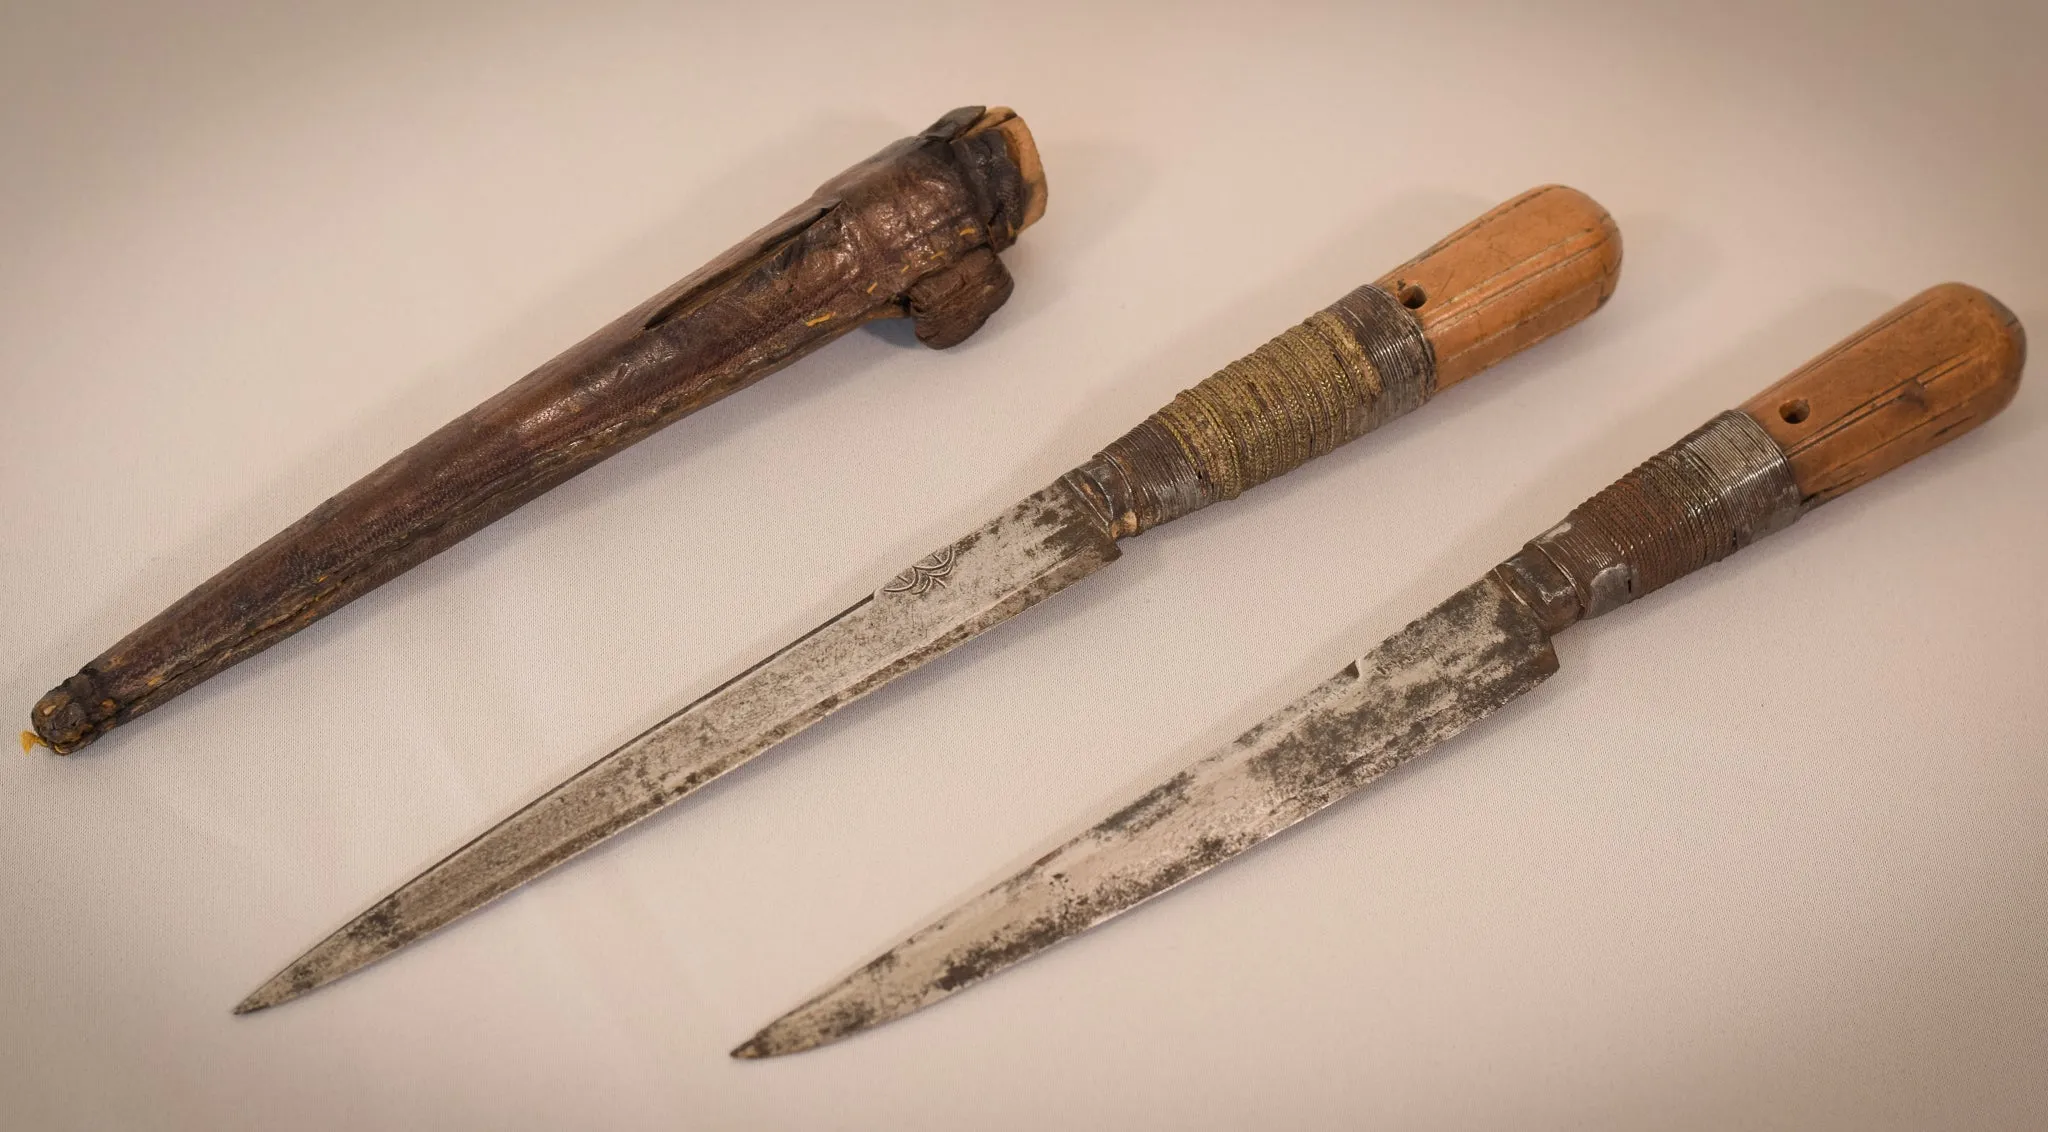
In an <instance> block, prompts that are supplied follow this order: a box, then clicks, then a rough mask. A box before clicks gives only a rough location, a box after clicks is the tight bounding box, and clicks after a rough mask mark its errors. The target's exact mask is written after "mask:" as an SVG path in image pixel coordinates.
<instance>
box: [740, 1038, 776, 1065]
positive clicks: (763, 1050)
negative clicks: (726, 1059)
mask: <svg viewBox="0 0 2048 1132" xmlns="http://www.w3.org/2000/svg"><path fill="white" fill-rule="evenodd" d="M732 1056H733V1057H735V1058H737V1059H739V1060H741V1061H759V1060H761V1059H762V1058H764V1057H770V1056H772V1054H771V1053H770V1052H769V1050H768V1046H767V1044H766V1043H764V1042H762V1041H761V1035H760V1034H755V1035H754V1036H753V1037H751V1038H748V1039H747V1041H746V1044H744V1045H741V1046H739V1047H737V1048H735V1049H734V1050H733V1051H732Z"/></svg>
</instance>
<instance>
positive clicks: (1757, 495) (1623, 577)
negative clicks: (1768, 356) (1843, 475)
mask: <svg viewBox="0 0 2048 1132" xmlns="http://www.w3.org/2000/svg"><path fill="white" fill-rule="evenodd" d="M1804 509H1805V504H1804V502H1803V501H1802V499H1801V498H1800V494H1799V485H1798V483H1797V482H1796V481H1795V480H1794V479H1793V476H1792V467H1791V465H1790V464H1789V463H1787V462H1786V460H1785V453H1784V452H1783V451H1782V450H1781V449H1779V447H1778V444H1777V442H1776V441H1774V440H1772V439H1771V437H1770V435H1769V434H1768V433H1766V432H1765V431H1764V430H1763V428H1762V426H1760V425H1758V424H1757V423H1756V422H1755V421H1754V420H1751V419H1750V417H1749V415H1748V414H1746V413H1742V412H1736V411H1730V412H1726V413H1722V414H1721V415H1719V416H1717V417H1715V418H1714V419H1713V420H1711V421H1708V422H1707V423H1706V424H1705V425H1703V426H1701V427H1700V428H1698V429H1696V430H1694V431H1693V432H1692V433H1691V434H1690V435H1688V436H1686V438H1685V439H1683V440H1681V441H1679V442H1678V443H1676V444H1674V445H1672V446H1671V447H1669V448H1667V449H1665V450H1664V451H1662V452H1659V453H1658V454H1657V455H1655V456H1652V457H1650V459H1648V460H1646V461H1644V462H1643V463H1642V465H1641V466H1639V467H1637V468H1636V469H1635V470H1634V471H1632V472H1630V473H1629V474H1627V475H1625V476H1623V477H1622V478H1621V479H1619V480H1617V481H1616V482H1615V483H1614V484H1613V485H1612V486H1610V487H1608V488H1607V489H1606V490H1604V491H1602V492H1600V493H1599V494H1598V495H1595V496H1594V497H1593V498H1591V499H1588V500H1587V501H1586V502H1584V503H1582V504H1580V505H1579V506H1578V507H1576V508H1574V509H1573V510H1572V513H1571V514H1570V515H1569V516H1567V517H1566V518H1565V520H1564V522H1562V523H1559V524H1558V525H1556V526H1554V527H1552V528H1550V529H1549V530H1547V531H1545V532H1543V533H1542V534H1540V535H1538V536H1536V537H1535V538H1534V539H1532V540H1530V541H1529V543H1528V544H1527V545H1525V546H1524V547H1523V548H1522V549H1521V551H1520V552H1519V553H1517V554H1516V555H1515V556H1514V557H1512V558H1510V559H1508V560H1507V561H1506V562H1503V563H1501V564H1500V565H1499V566H1497V567H1495V568H1494V577H1495V578H1496V579H1498V580H1499V581H1500V582H1501V584H1503V585H1504V586H1506V587H1507V589H1508V591H1509V592H1510V593H1513V594H1514V595H1515V596H1516V597H1517V598H1519V599H1520V600H1521V601H1522V603H1523V604H1524V605H1527V606H1528V607H1529V608H1530V609H1531V610H1532V611H1533V612H1534V613H1535V614H1536V617H1537V620H1538V621H1540V622H1541V623H1542V624H1543V626H1544V628H1545V629H1548V630H1549V631H1551V632H1556V631H1558V630H1559V629H1562V628H1564V627H1566V626H1568V625H1570V624H1572V623H1573V622H1575V621H1579V620H1582V619H1584V618H1588V617H1598V616H1599V615H1601V614H1602V613H1606V612H1607V611H1609V610H1611V609H1615V608H1618V607H1620V606H1622V605H1626V604H1628V603H1629V602H1631V601H1634V600H1635V599H1637V598H1639V597H1642V596H1643V595H1644V594H1647V593H1650V592H1651V591H1653V590H1657V589H1660V588H1662V587H1664V586H1666V585H1669V584H1670V583H1672V582H1674V581H1677V580H1678V579H1679V578H1682V577H1684V576H1685V575H1687V574H1689V573H1691V572H1693V571H1694V570H1697V569H1699V568H1700V567H1702V566H1705V565H1707V564H1709V563H1712V562H1718V561H1720V560H1721V559H1723V558H1726V557H1727V556H1728V555H1730V554H1733V553H1735V552H1736V551H1737V550H1740V549H1742V548H1743V547H1745V546H1748V545H1749V544H1750V543H1752V542H1755V541H1756V540H1757V539H1760V538H1762V537H1764V536H1765V535H1768V534H1770V533H1772V532H1773V531H1779V530H1783V529H1784V528H1786V527H1788V526H1790V525H1791V524H1792V521H1793V520H1795V519H1797V518H1798V517H1799V516H1800V514H1801V512H1802V511H1804Z"/></svg>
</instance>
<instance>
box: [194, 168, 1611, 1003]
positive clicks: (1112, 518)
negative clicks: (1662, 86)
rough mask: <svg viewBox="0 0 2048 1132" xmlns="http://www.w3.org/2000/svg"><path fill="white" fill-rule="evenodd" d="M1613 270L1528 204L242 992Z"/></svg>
mask: <svg viewBox="0 0 2048 1132" xmlns="http://www.w3.org/2000/svg"><path fill="white" fill-rule="evenodd" d="M1620 266H1621V237H1620V234H1619V233H1618V231H1617V230H1616V229H1615V226H1614V221H1613V220H1612V218H1610V217H1609V216H1608V215H1607V212H1606V210H1605V209H1603V208H1601V207H1600V206H1599V205H1598V204H1596V203H1595V202H1594V201H1593V200H1592V199H1591V198H1589V197H1587V196H1586V195H1585V194H1583V193H1580V192H1578V191H1577V190H1574V189H1569V188H1565V187H1563V186H1558V185H1551V186H1545V187H1542V188H1538V189H1533V190H1531V191H1529V192H1527V193H1524V194H1522V195H1521V196H1519V197H1516V198H1514V199H1513V200H1510V201H1508V202H1507V203H1505V204H1502V205H1500V206H1499V207H1497V208H1495V209H1493V210H1492V211H1490V212H1488V213H1486V214H1485V215H1484V216H1481V217H1480V218H1479V219H1477V220H1475V221H1473V222H1472V223H1471V224H1468V225H1466V226H1465V227H1464V228H1461V229H1459V230H1458V231H1457V232H1454V233H1452V234H1451V235H1450V236H1449V237H1447V238H1445V239H1444V240H1443V241H1442V242H1440V243H1438V244H1436V245H1435V246H1434V247H1431V248H1430V249H1429V250H1428V251H1425V252H1424V253H1422V254H1421V255H1420V256H1418V257H1416V258H1415V259H1413V260H1411V261H1409V262H1408V263H1406V264H1403V265H1402V266H1401V267H1399V268H1397V269H1395V270H1394V271H1393V272H1392V273H1390V274H1388V275H1386V276H1385V277H1383V278H1381V279H1380V280H1379V281H1378V282H1376V283H1370V284H1366V285H1365V286H1362V287H1360V288H1358V289H1357V290H1355V291H1353V292H1351V293H1350V294H1348V295H1346V296H1344V297H1343V298H1341V299H1339V300H1337V301H1336V302H1335V303H1332V304H1331V305H1330V306H1328V307H1326V308H1324V309H1323V310H1322V311H1319V312H1317V313H1316V314H1314V315H1311V316H1310V317H1309V318H1308V320H1307V321H1305V322H1303V323H1302V324H1300V325H1299V326H1296V327H1294V328H1293V329H1291V330H1288V331H1286V332H1285V333H1283V334H1281V335H1280V336H1279V337H1277V338H1275V339H1273V340H1272V341H1271V342H1269V343H1267V344H1266V345H1265V346H1262V347H1260V348H1259V349H1258V350H1256V351H1254V352H1253V353H1251V354H1249V355H1247V356H1245V357H1244V358H1241V359H1239V360H1238V361H1237V362H1234V363H1232V364H1231V365H1230V366H1227V367H1225V368H1224V369H1223V370H1222V371H1220V372H1218V373H1217V374H1215V375H1214V376H1212V377H1210V378H1208V379H1207V380H1205V381H1203V382H1201V383H1200V384H1198V385H1196V386H1195V387H1194V388H1192V389H1189V390H1185V391H1183V392H1182V393H1181V394H1179V395H1178V396H1176V397H1175V398H1174V399H1173V401H1172V402H1171V403H1169V404H1168V405H1167V406H1166V407H1165V408H1163V409H1161V410H1160V411H1159V412H1157V413H1154V414H1153V415H1152V416H1151V417H1150V418H1148V419H1147V420H1146V421H1145V422H1144V423H1142V424H1140V425H1139V426H1138V427H1137V428H1134V429H1132V430H1131V431H1130V432H1129V433H1127V434H1125V435H1124V436H1123V437H1122V438H1121V439H1119V440H1117V441H1116V442H1115V443H1114V444H1111V445H1110V446H1109V447H1108V448H1106V449H1104V450H1103V451H1102V452H1101V453H1099V454H1098V455H1097V456H1096V457H1095V458H1094V459H1093V460H1091V461H1089V462H1088V463H1086V464H1083V465H1082V466H1081V467H1079V468H1076V469H1075V470H1074V471H1072V472H1069V473H1067V474H1066V475H1064V476H1062V477H1060V479H1058V480H1057V481H1055V482H1054V483H1053V484H1052V485H1051V486H1049V487H1047V488H1045V489H1044V490H1043V491H1039V492H1037V493H1035V494H1033V495H1030V496H1028V497H1026V498H1025V499H1023V500H1022V501H1021V502H1019V503H1017V504H1015V505H1014V506H1012V507H1010V508H1009V509H1008V510H1006V511H1004V512H1003V513H1001V514H1000V515H997V516H996V517H995V518H994V519H991V520H990V521H988V522H987V523H985V524H983V525H982V526H981V527H979V528H978V529H976V530H974V531H973V532H971V533H969V534H968V535H967V536H966V537H964V538H962V539H960V540H958V541H956V542H954V543H953V544H951V545H950V546H947V547H945V548H943V549H941V550H939V551H937V552H935V553H933V554H930V555H927V556H925V557H924V558H922V559H920V560H919V561H917V562H916V563H913V564H912V565H911V566H910V567H909V568H908V569H906V570H904V571H903V572H902V573H900V574H898V575H897V576H896V577H895V578H894V579H893V580H891V581H890V582H888V583H887V584H886V585H884V586H882V588H881V589H879V590H877V591H875V592H874V593H873V594H872V595H871V596H869V597H865V598H862V599H861V600H860V601H859V602H857V603H855V604H854V605H853V607H852V608H850V609H848V610H846V611H845V612H844V613H841V614H840V615H838V616H837V617H834V618H832V619H831V620H829V621H827V622H825V623H824V624H823V625H820V626H818V627H817V628H816V629H813V630H812V631H810V632H809V633H806V634H805V635H804V636H802V637H799V638H798V639H797V640H795V641H794V642H792V643H790V644H789V645H787V646H785V647H784V648H783V649H782V650H781V651H779V652H777V653H775V654H773V655H772V656H769V657H768V658H767V659H765V660H763V661H761V662H760V663H759V664H757V665H755V666H754V667H753V668H750V669H748V670H747V671H745V672H743V673H741V674H740V675H738V676H736V677H734V678H733V679H732V680H730V681H728V682H727V683H726V684H724V685H723V686H721V687H719V688H717V689H716V690H714V691H712V692H711V693H709V694H708V695H706V696H704V697H703V698H702V699H699V700H698V701H697V702H695V703H693V704H691V705H690V706H688V707H686V708H684V709H683V710H681V711H679V712H677V713H676V714H674V715H672V716H670V717H668V718H667V719H665V720H663V721H661V722H660V723H658V724H656V725H655V726H654V727H652V728H650V729H649V730H648V731H646V732H644V733H643V734H641V735H640V736H639V737H637V738H635V739H633V740H631V741H629V742H628V743H626V744H625V745H624V746H622V747H620V748H618V749H617V750H615V751H613V752H612V753H610V754H608V755H606V756H604V757H603V758H601V759H599V760H598V761H597V762H595V763H593V764H591V765H590V766H589V767H587V768H586V769H584V770H583V771H581V772H580V773H578V774H576V775H575V776H573V777H571V778H570V779H569V780H568V781H566V782H564V783H562V784H561V785H560V786H557V787H555V788H554V789H553V790H551V791H549V792H548V793H547V794H544V795H542V796H541V797H540V798H539V799H537V800H535V801H533V802H532V803H530V804H528V805H527V806H526V807H525V808H524V809H521V810H519V811H518V812H517V813H514V814H513V815H512V816H510V817H508V818H506V819H505V820H504V821H502V822H500V823H499V824H498V825H496V826H495V827H493V828H492V829H490V830H489V831H487V832H485V833H484V834H483V835H482V836H480V837H478V838H477V839H476V840H474V841H471V842H470V843H469V844H467V845H465V846H463V847H462V848H460V849H458V850H456V851H455V852H454V853H452V854H450V855H449V856H448V857H446V858H445V859H443V860H442V861H441V862H440V863H438V864H436V865H434V866H433V867H431V868H429V869H428V870H427V871H426V872H424V873H421V874H420V875H419V876H417V877H415V878H413V879H412V880H411V881H408V882H407V883H406V884H405V885H404V886H403V887H401V888H399V889H398V890H397V891H396V892H393V893H392V894H391V895H389V896H387V897H385V898H384V899H383V900H380V901H378V902H377V903H376V904H375V905H374V906H372V907H371V908H370V909H369V910H368V911H366V912H364V913H363V914H362V915H360V916H358V917H357V918H356V919H355V920H353V921H351V922H350V923H348V924H347V925H345V926H344V927H342V928H341V929H340V930H339V931H336V932H335V933H334V934H333V935H331V936H329V937H328V938H327V939H326V940H324V941H322V942H321V943H320V944H318V945H316V946H315V947H314V948H313V949H312V950H311V951H308V952H307V953H306V954H304V955H302V956H300V957H299V958H298V959H297V960H295V961H294V962H293V963H292V964H291V965H290V966H288V967H286V968H285V969H284V970H283V971H281V972H279V973H278V974H277V975H276V976H274V977H273V978H271V979H270V980H269V981H268V982H266V983H264V984H263V985H262V986H261V987H259V988H257V989H256V991H255V992H254V993H252V994H250V995H249V997H248V998H246V999H244V1000H243V1001H242V1003H241V1004H240V1005H239V1006H237V1007H236V1008H235V1012H236V1013H237V1014H246V1013H249V1012H251V1011H255V1010H262V1009H264V1008H266V1007H270V1006H275V1005H277V1004H278V1003H281V1002H285V1001H288V1000H290V999H293V998H296V997H298V996H299V995H302V994H304V993H306V992H307V991H309V990H312V989H314V988H315V987H319V986H322V985H324V984H326V983H329V982H332V981H333V980H335V979H338V978H340V977H341V976H343V975H346V974H348V973H349V972H351V971H354V970H357V969H359V968H361V967H363V966H364V965H366V964H368V963H371V962H374V961H376V960H377V959H380V958H383V957H384V956H386V955H389V954H391V953H392V952H394V951H397V950H398V949H399V948H401V947H404V946H405V945H407V944H409V943H411V942H412V941H414V940H417V939H419V938H421V937H422V936H425V935H427V934H429V933H430V932H433V931H435V930H436V929H438V928H441V927H443V926H444V925H446V924H448V923H450V922H452V921H454V920H455V919H457V918H459V917H461V916H463V915H466V914H467V913H469V912H471V911H474V910H475V909H477V908H479V907H481V906H482V905H484V904H486V903H488V902H490V901H491V900H494V899H496V898H497V897H499V896H502V895H504V894H505V893H507V892H510V891H512V890H513V889H515V888H517V887H519V886H520V885H522V884H524V883H526V882H527V881H529V880H532V879H533V878H534V877H536V876H539V875H540V874H542V873H544V872H546V871H548V870H549V869H552V868H554V867H555V866H556V865H559V864H561V863H562V862H563V861H566V860H568V859H569V858H571V857H573V856H575V855H577V854H578V853H581V852H583V851H584V850H586V849H589V848H590V847H591V846H593V845H596V844H598V843H599V842H602V841H604V840H605V839H606V838H608V837H611V836H612V835H613V834H616V833H618V832H620V831H621V830H624V829H625V828H627V827H628V826H631V825H633V824H635V823H636V822H639V821H641V820H642V819H644V818H646V817H648V816H649V815H651V814H653V813H655V812H656V811H658V810H660V809H662V808H664V807H666V806H668V805H670V804H671V803H673V802H675V801H677V800H678V799H681V798H682V797H684V796H685V795H688V794H690V793H691V792H693V791H695V790H696V789H698V788H699V787H701V786H703V785H704V784H705V783H707V782H710V781H711V780H713V779H715V778H717V777H719V776H720V775H723V774H725V773H726V772H727V771H730V770H732V769H733V768H735V767H737V766H739V765H741V764H742V763H744V762H746V761H747V760H749V759H751V758H753V757H754V756H756V755H758V754H760V753H761V752H763V751H765V750H767V749H768V748H770V747H772V746H774V745H775V744H776V743H779V742H781V741H782V740H784V739H786V738H788V737H789V736H791V735H794V734H796V733H797V732H798V731H801V730H803V729H804V728H805V727H808V726H810V725H811V724H812V723H815V722H817V721H818V720H819V719H822V718H823V717H824V716H825V715H826V714H828V713H830V712H831V711H833V710H834V709H836V708H838V707H841V706H843V705H845V704H847V703H849V702H851V701H852V700H854V699H856V698H858V697H860V696H863V695H865V694H867V693H868V692H871V691H873V690H874V689H876V688H878V687H880V686H882V685H883V684H886V683H888V682H889V681H891V680H893V679H895V678H896V677H898V676H901V675H902V674H904V673H905V672H908V671H911V670H912V669H915V668H917V667H919V666H920V665H923V664H924V663H926V662H927V661H929V660H931V659H932V658H933V657H936V656H938V655H939V654H941V653H943V652H945V651H947V650H948V649H951V648H952V647H954V646H955V645H958V644H960V643H961V642H963V641H966V640H969V639H971V638H973V637H974V636H976V635H978V634H980V633H982V632H984V631H985V630H987V629H989V628H992V627H994V626H995V625H997V624H1000V623H1002V622H1003V621H1006V620H1008V619H1009V618H1011V617H1013V616H1015V615H1016V614H1017V613H1019V612H1021V611H1022V610H1024V609H1026V608H1028V607H1030V606H1032V605H1034V604H1036V603H1037V602H1039V601H1040V600H1042V599H1044V598H1046V597H1048V596H1050V595H1051V594H1054V593H1057V592H1058V591H1060V590H1062V589H1065V588H1066V587H1067V586H1069V585H1072V584H1073V583H1075V582H1077V581H1079V580H1080V579H1082V578H1085V577H1087V576H1088V575H1090V574H1093V573H1094V572H1095V571H1097V570H1099V569H1101V568H1102V567H1103V566H1106V565H1108V564H1109V563H1110V562H1112V561H1114V560H1115V559H1116V557H1117V555H1118V550H1117V545H1116V544H1117V540H1118V539H1120V538H1128V537H1130V536H1132V535H1136V534H1139V533H1142V532H1143V531H1146V530H1150V529H1151V528H1153V527H1156V526H1158V525H1159V524H1161V523H1164V522H1168V521H1170V520H1172V519H1175V518H1177V517H1179V516H1182V515H1185V514H1188V513H1189V512H1192V511H1195V510H1198V509H1200V508H1202V507H1205V506H1208V505H1209V504H1211V503H1215V502H1219V501H1221V500H1225V499H1233V498H1235V497H1236V496H1238V495H1239V494H1240V493H1242V492H1243V491H1245V490H1246V489H1248V488H1251V487H1254V486H1256V485H1258V484H1261V483H1264V482H1265V481H1267V480H1270V479H1272V478H1274V477H1275V476H1278V475H1280V474H1281V473H1283V472H1287V471H1289V470H1291V469H1293V468H1296V467H1299V466H1300V465H1301V464H1303V463H1304V462H1306V461H1307V460H1309V459H1310V458H1311V457H1314V456H1319V455H1322V454H1324V453H1326V452H1329V451H1330V450H1332V449H1333V448H1335V447H1337V446H1338V445H1339V444H1342V443H1344V442H1345V441H1348V440H1352V439H1355V438H1357V437H1358V436H1361V435H1363V434H1364V433H1366V432H1369V431H1371V430H1372V429H1374V428H1376V427H1378V426H1379V425H1381V424H1383V423H1385V422H1386V421H1389V420H1392V419H1393V418H1395V417H1397V416H1400V415H1402V414H1403V413H1406V412H1408V411H1410V410H1412V409H1414V408H1416V407H1418V406H1419V405H1421V404H1422V403H1423V402H1424V401H1426V400H1428V399H1429V398H1430V397H1432V396H1434V395H1435V394H1436V393H1438V392H1440V391H1441V390H1443V389H1447V388H1449V387H1450V386H1452V385H1455V384H1457V383H1458V382H1460V381H1463V380H1464V379H1465V378H1467V377H1470V376H1472V375H1473V374H1475V373H1477V372H1479V371H1480V370H1482V369H1484V368H1486V367H1487V366H1490V365H1492V364H1493V363H1495V362H1497V361H1500V360H1501V359H1503V358H1505V357H1507V356H1509V355H1510V354H1513V353H1515V352H1517V351H1519V350H1521V349H1524V348H1526V347H1528V346H1530V345H1533V344H1534V343H1536V342H1539V341H1541V340H1542V339H1544V338H1547V337H1549V336H1550V335H1552V334H1554V333H1556V332H1557V331H1559V330H1563V329H1565V328H1566V327H1568V326H1571V325H1572V324H1573V323H1576V322H1578V321H1579V320H1580V319H1583V318H1584V317H1586V316H1587V315H1589V314H1591V313H1592V312H1593V311H1594V310H1596V309H1598V308H1599V307H1600V305H1601V304H1602V303H1604V302H1606V300H1607V298H1608V296H1609V295H1611V294H1612V293H1613V291H1614V284H1615V282H1616V279H1617V273H1618V272H1619V270H1620Z"/></svg>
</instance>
